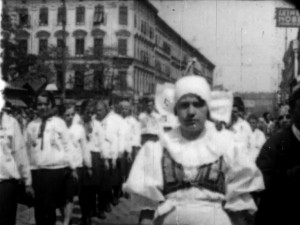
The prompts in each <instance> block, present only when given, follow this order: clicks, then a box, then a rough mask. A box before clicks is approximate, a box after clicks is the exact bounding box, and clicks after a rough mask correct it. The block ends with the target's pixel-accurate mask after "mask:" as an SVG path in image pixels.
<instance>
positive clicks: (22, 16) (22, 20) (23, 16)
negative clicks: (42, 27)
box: [19, 8, 29, 26]
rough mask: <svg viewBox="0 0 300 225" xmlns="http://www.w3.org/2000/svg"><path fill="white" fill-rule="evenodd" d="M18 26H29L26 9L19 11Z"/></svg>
mask: <svg viewBox="0 0 300 225" xmlns="http://www.w3.org/2000/svg"><path fill="white" fill-rule="evenodd" d="M19 24H20V26H28V25H29V15H28V9H26V8H21V9H20V11H19Z"/></svg>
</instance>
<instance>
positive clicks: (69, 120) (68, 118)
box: [64, 107, 75, 126]
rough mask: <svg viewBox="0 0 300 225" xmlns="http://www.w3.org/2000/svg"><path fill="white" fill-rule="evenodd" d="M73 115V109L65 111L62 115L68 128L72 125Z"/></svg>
mask: <svg viewBox="0 0 300 225" xmlns="http://www.w3.org/2000/svg"><path fill="white" fill-rule="evenodd" d="M74 115H75V110H74V107H71V108H69V109H67V110H66V112H65V113H64V118H65V121H66V123H67V125H68V126H70V125H71V124H72V121H73V118H74Z"/></svg>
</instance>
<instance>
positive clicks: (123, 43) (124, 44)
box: [118, 39, 127, 55]
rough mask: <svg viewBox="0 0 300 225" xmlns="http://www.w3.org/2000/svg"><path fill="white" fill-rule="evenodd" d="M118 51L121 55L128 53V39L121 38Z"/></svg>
mask: <svg viewBox="0 0 300 225" xmlns="http://www.w3.org/2000/svg"><path fill="white" fill-rule="evenodd" d="M118 53H119V55H127V40H126V39H119V41H118Z"/></svg>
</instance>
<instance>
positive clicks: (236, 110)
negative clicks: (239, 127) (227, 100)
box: [231, 106, 239, 121]
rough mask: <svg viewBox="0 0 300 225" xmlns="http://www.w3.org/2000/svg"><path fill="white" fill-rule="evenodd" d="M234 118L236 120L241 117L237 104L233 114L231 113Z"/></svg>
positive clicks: (233, 108)
mask: <svg viewBox="0 0 300 225" xmlns="http://www.w3.org/2000/svg"><path fill="white" fill-rule="evenodd" d="M231 117H232V120H233V121H236V120H237V119H238V117H239V110H238V108H237V107H236V106H233V107H232V114H231Z"/></svg>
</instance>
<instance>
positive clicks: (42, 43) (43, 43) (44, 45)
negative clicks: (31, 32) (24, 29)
mask: <svg viewBox="0 0 300 225" xmlns="http://www.w3.org/2000/svg"><path fill="white" fill-rule="evenodd" d="M47 49H48V39H40V40H39V54H43V53H45V52H46V51H47Z"/></svg>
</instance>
